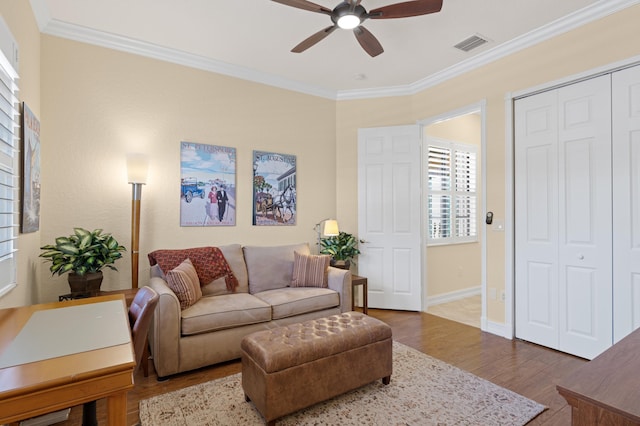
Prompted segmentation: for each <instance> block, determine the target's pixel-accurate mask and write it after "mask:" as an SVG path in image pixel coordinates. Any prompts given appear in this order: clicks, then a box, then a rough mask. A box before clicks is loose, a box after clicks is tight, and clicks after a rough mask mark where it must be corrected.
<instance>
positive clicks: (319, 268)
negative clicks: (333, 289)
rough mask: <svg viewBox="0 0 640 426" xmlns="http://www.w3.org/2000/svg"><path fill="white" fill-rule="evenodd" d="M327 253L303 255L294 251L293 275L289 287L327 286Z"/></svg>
mask: <svg viewBox="0 0 640 426" xmlns="http://www.w3.org/2000/svg"><path fill="white" fill-rule="evenodd" d="M330 260H331V256H328V255H324V254H323V255H319V256H317V255H313V254H309V255H305V254H300V253H298V252H295V253H294V261H293V277H292V279H291V287H324V288H327V287H328V281H327V280H328V277H329V261H330Z"/></svg>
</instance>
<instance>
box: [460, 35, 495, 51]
mask: <svg viewBox="0 0 640 426" xmlns="http://www.w3.org/2000/svg"><path fill="white" fill-rule="evenodd" d="M488 41H489V40H487V39H486V38H484V37H483V36H481V35H479V34H474V35H472V36H471V37H467V38H465V39H464V40H462V41H461V42H460V43H458V44H456V45H455V46H453V47H455V48H456V49H460V50H462V51H463V52H468V51H470V50H473V49H475V48H476V47H479V46H482V45H483V44H485V43H487V42H488Z"/></svg>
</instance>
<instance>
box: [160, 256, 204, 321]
mask: <svg viewBox="0 0 640 426" xmlns="http://www.w3.org/2000/svg"><path fill="white" fill-rule="evenodd" d="M166 280H167V284H169V287H170V288H171V290H173V292H174V293H175V294H176V297H177V298H178V300H179V301H180V308H182V309H187V308H188V307H189V306H191V305H193V304H194V303H196V302H197V301H198V300H200V298H201V297H202V290H201V289H200V280H199V279H198V274H197V273H196V268H194V267H193V263H191V260H189V259H185V260H184V261H183V262H182V263H181V264H180V265H178V266H176V267H175V268H173V269H172V270H170V271H169V272H167V274H166Z"/></svg>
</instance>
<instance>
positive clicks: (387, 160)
mask: <svg viewBox="0 0 640 426" xmlns="http://www.w3.org/2000/svg"><path fill="white" fill-rule="evenodd" d="M420 158H421V156H420V128H419V126H397V127H382V128H371V129H360V130H359V131H358V236H359V238H360V239H361V240H363V241H365V242H364V243H361V244H360V245H359V248H360V251H361V252H362V253H361V254H360V255H359V256H358V273H359V274H360V275H362V276H365V277H367V279H368V287H369V306H370V307H374V308H382V309H400V310H412V311H419V310H421V308H422V303H421V300H422V297H421V290H422V274H421V270H422V268H421V264H422V254H421V240H422V238H421V228H420V223H421V222H420V217H421V212H420V206H421V199H420V197H421V189H420V186H421V185H420V179H421V173H420Z"/></svg>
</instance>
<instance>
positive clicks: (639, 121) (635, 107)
mask: <svg viewBox="0 0 640 426" xmlns="http://www.w3.org/2000/svg"><path fill="white" fill-rule="evenodd" d="M612 87H613V100H614V102H613V171H614V173H613V205H614V206H615V208H614V210H613V247H614V248H613V250H614V253H615V256H614V257H613V265H614V267H613V271H614V272H613V278H614V279H613V283H614V284H613V285H614V291H613V294H614V299H613V312H614V317H613V318H614V319H613V324H614V328H613V338H614V342H618V341H619V340H620V339H622V338H623V337H624V336H626V335H627V334H629V333H631V332H632V331H633V330H635V329H636V328H638V327H640V66H636V67H633V68H628V69H626V70H622V71H619V72H616V73H614V74H613V82H612Z"/></svg>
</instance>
